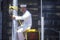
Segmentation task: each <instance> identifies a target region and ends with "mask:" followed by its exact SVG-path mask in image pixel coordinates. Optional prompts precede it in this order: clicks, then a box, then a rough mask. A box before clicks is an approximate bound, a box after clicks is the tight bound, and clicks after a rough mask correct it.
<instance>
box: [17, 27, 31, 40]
mask: <svg viewBox="0 0 60 40" xmlns="http://www.w3.org/2000/svg"><path fill="white" fill-rule="evenodd" d="M30 28H31V26H23V27H19V28H18V30H17V35H18V40H24V39H25V37H24V34H23V32H25V31H26V30H28V29H30Z"/></svg>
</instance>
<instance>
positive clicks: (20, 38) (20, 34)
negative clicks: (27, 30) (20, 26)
mask: <svg viewBox="0 0 60 40" xmlns="http://www.w3.org/2000/svg"><path fill="white" fill-rule="evenodd" d="M17 33H18V40H24V35H23V32H17Z"/></svg>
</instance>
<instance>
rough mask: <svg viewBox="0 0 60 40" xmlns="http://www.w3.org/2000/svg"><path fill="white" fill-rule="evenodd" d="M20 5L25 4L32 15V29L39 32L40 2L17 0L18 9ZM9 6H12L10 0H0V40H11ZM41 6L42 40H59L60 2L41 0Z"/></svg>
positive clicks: (59, 0) (39, 0) (58, 0)
mask: <svg viewBox="0 0 60 40" xmlns="http://www.w3.org/2000/svg"><path fill="white" fill-rule="evenodd" d="M21 3H24V4H27V9H28V10H29V11H30V12H31V14H32V18H33V20H32V21H33V22H32V23H33V25H32V29H33V28H34V29H37V30H38V31H39V32H41V12H40V11H41V0H29V1H28V0H18V7H19V5H20V4H21ZM9 4H11V5H12V0H0V31H1V32H0V40H11V30H12V26H11V18H10V16H9V8H8V7H9ZM42 4H43V5H42V11H43V16H44V40H60V0H42ZM18 13H20V12H18ZM20 15H21V14H20ZM2 19H3V20H2ZM39 36H41V35H39Z"/></svg>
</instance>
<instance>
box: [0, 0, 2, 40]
mask: <svg viewBox="0 0 60 40" xmlns="http://www.w3.org/2000/svg"><path fill="white" fill-rule="evenodd" d="M1 1H2V0H0V40H2V13H1Z"/></svg>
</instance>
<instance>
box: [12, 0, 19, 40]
mask: <svg viewBox="0 0 60 40" xmlns="http://www.w3.org/2000/svg"><path fill="white" fill-rule="evenodd" d="M17 1H18V0H13V6H17V3H18V2H17ZM13 15H17V11H16V10H13ZM16 28H17V21H16V20H15V19H13V20H12V40H17V35H16V31H17V29H16Z"/></svg>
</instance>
